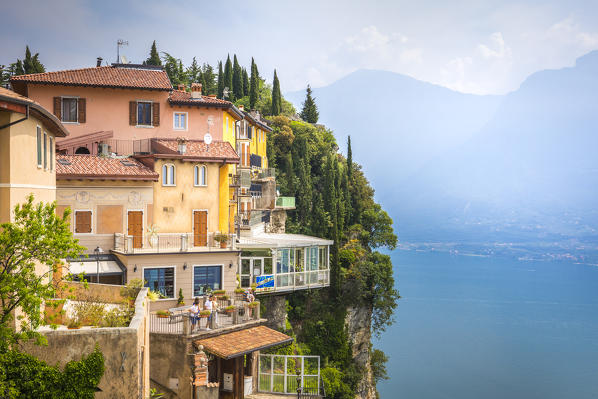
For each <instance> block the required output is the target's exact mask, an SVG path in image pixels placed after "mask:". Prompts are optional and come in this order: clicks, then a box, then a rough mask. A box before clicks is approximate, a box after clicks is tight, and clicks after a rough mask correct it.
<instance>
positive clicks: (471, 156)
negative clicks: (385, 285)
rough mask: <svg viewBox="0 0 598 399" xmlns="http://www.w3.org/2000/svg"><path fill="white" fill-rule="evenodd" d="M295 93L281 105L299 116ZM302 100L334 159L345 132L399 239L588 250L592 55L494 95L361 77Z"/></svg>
mask: <svg viewBox="0 0 598 399" xmlns="http://www.w3.org/2000/svg"><path fill="white" fill-rule="evenodd" d="M304 95H305V94H304V92H294V93H287V94H286V97H287V98H288V99H289V100H290V101H292V102H294V103H295V104H296V105H297V106H298V107H300V105H301V102H302V101H303V98H304ZM314 95H315V97H316V102H317V104H318V107H319V110H320V116H321V122H322V123H324V124H326V125H327V126H329V127H330V128H332V129H333V130H334V131H335V134H336V137H337V139H338V141H339V144H340V145H341V150H342V151H343V152H345V151H346V148H345V146H346V137H347V135H351V140H352V148H353V157H354V159H355V160H356V161H357V162H359V163H361V164H363V165H364V169H365V170H366V173H367V175H368V177H369V178H370V180H371V181H372V184H373V186H374V187H375V188H376V192H377V198H378V200H379V201H381V202H382V203H383V205H384V207H385V208H386V209H387V210H388V211H389V213H390V214H391V216H392V217H393V218H394V219H395V224H396V226H395V227H396V228H397V230H398V232H399V235H400V237H401V238H403V240H407V241H439V242H442V243H445V244H446V243H454V242H459V243H462V244H463V245H465V243H480V244H481V243H484V245H486V244H488V243H490V244H492V243H497V242H500V243H501V245H502V243H505V242H507V243H512V244H511V245H519V244H521V243H528V244H530V245H531V244H532V243H533V244H534V245H536V246H541V247H543V248H545V247H547V246H553V247H559V248H564V249H563V251H564V253H569V252H571V250H573V249H574V250H575V251H577V253H578V254H579V253H580V252H584V251H588V250H589V249H590V248H589V247H592V246H593V245H594V244H593V243H594V242H598V240H596V238H598V233H597V232H596V229H597V228H598V213H597V212H596V211H595V207H596V203H597V201H596V200H597V199H598V185H597V183H598V156H597V148H598V146H597V144H598V51H595V52H592V53H589V54H587V55H585V56H583V57H580V58H579V59H578V60H577V62H576V65H575V66H574V67H571V68H564V69H559V70H546V71H540V72H537V73H535V74H533V75H531V76H530V77H528V78H527V79H526V80H525V81H524V82H523V83H522V84H521V86H520V88H519V89H518V90H516V91H514V92H511V93H509V94H507V95H505V96H477V95H468V94H462V93H458V92H454V91H451V90H449V89H446V88H443V87H440V86H435V85H432V84H429V83H425V82H421V81H418V80H415V79H413V78H409V77H406V76H403V75H400V74H396V73H391V72H385V71H373V70H361V71H357V72H355V73H352V74H350V75H348V76H346V77H345V78H343V79H341V80H339V81H337V82H335V83H333V84H331V85H329V86H326V87H323V88H316V89H314ZM567 243H569V244H567ZM595 249H596V250H597V253H598V245H597V247H596V248H595ZM563 251H562V252H563Z"/></svg>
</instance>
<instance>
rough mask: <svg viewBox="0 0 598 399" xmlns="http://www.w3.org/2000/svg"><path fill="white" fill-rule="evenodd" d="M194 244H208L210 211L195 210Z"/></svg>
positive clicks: (198, 245)
mask: <svg viewBox="0 0 598 399" xmlns="http://www.w3.org/2000/svg"><path fill="white" fill-rule="evenodd" d="M193 246H194V247H207V246H208V211H193Z"/></svg>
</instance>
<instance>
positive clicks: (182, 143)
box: [176, 137, 187, 155]
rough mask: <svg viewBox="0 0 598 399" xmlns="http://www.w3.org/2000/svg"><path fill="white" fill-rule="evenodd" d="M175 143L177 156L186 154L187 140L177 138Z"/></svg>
mask: <svg viewBox="0 0 598 399" xmlns="http://www.w3.org/2000/svg"><path fill="white" fill-rule="evenodd" d="M176 142H177V144H178V146H177V147H178V148H177V149H178V151H179V154H181V155H185V153H186V152H187V139H186V138H184V137H177V139H176Z"/></svg>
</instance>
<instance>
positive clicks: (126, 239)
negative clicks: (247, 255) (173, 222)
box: [114, 232, 236, 254]
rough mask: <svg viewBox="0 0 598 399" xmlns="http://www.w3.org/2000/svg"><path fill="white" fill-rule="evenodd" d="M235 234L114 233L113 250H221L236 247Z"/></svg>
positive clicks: (141, 251) (125, 251) (127, 252)
mask: <svg viewBox="0 0 598 399" xmlns="http://www.w3.org/2000/svg"><path fill="white" fill-rule="evenodd" d="M235 237H236V235H235V234H220V233H214V232H208V233H205V234H193V233H155V234H146V235H140V236H137V235H129V234H121V233H115V234H114V251H115V252H120V253H123V254H133V253H147V254H151V253H173V252H206V251H208V252H212V251H213V252H222V251H232V250H235V249H236V238H235Z"/></svg>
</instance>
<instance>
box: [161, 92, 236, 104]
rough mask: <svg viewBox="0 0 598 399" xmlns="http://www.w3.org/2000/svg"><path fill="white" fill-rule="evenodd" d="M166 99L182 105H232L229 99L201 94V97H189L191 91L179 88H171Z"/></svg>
mask: <svg viewBox="0 0 598 399" xmlns="http://www.w3.org/2000/svg"><path fill="white" fill-rule="evenodd" d="M168 101H170V102H171V103H173V104H175V103H183V104H184V105H202V106H209V105H220V106H223V107H229V106H231V105H232V103H231V102H230V101H226V100H221V99H219V98H215V97H208V96H201V98H197V99H195V98H193V97H191V93H189V92H186V91H181V90H173V91H172V92H171V93H170V97H168Z"/></svg>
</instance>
